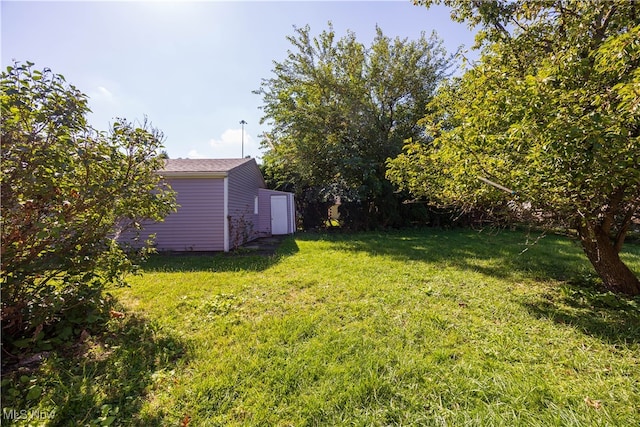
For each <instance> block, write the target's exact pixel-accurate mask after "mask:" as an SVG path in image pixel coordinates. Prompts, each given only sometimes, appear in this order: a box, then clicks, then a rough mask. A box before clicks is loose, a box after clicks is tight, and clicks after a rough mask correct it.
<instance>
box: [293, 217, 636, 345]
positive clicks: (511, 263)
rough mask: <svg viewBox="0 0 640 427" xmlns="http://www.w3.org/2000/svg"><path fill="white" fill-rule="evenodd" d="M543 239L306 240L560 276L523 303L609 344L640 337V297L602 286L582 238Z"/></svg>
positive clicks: (417, 233) (454, 235) (504, 274)
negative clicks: (577, 240) (555, 283)
mask: <svg viewBox="0 0 640 427" xmlns="http://www.w3.org/2000/svg"><path fill="white" fill-rule="evenodd" d="M538 237H540V234H539V233H538V234H528V233H526V232H510V231H501V232H491V233H487V232H482V233H481V232H477V231H473V230H437V229H424V230H413V231H400V232H389V233H359V234H353V235H348V234H346V235H345V234H343V235H337V234H305V235H302V236H299V237H298V240H307V241H314V240H321V241H327V242H330V243H331V245H332V246H334V247H335V248H336V249H343V250H346V251H356V252H359V251H364V252H367V253H369V254H373V255H383V256H388V257H392V258H394V259H397V260H401V261H419V262H426V263H435V264H437V265H441V266H443V267H447V266H449V267H454V268H459V269H462V270H467V271H473V272H479V273H482V274H485V275H488V276H491V277H497V278H500V279H506V280H509V279H511V280H518V279H517V278H518V277H522V278H530V279H535V280H543V281H546V280H550V281H560V282H563V283H561V284H559V286H557V287H555V288H553V289H552V290H551V291H550V292H548V293H547V294H545V295H544V296H541V297H540V298H539V299H536V300H534V301H532V300H531V298H530V297H527V299H526V301H522V302H521V304H522V305H523V306H524V307H525V308H526V309H527V310H528V311H529V312H530V313H531V314H532V315H533V316H535V317H538V318H548V319H552V320H553V321H554V322H557V323H559V324H566V325H571V326H572V327H575V328H577V329H578V330H581V331H582V332H583V333H585V334H588V335H592V336H596V337H599V338H600V339H602V340H604V341H606V342H610V343H620V342H633V343H638V342H640V299H638V298H635V299H630V298H625V297H621V296H616V295H614V294H612V293H610V292H605V291H603V290H601V289H599V288H598V283H599V279H597V278H596V276H595V273H594V272H593V269H592V267H591V265H590V264H589V262H588V261H587V259H586V257H585V256H584V254H583V253H582V250H581V249H580V247H579V246H578V245H577V244H576V243H575V242H573V241H571V240H570V239H568V238H566V237H563V236H555V235H547V236H545V237H544V238H542V239H538ZM537 239H538V240H537ZM536 240H537V242H536ZM533 242H536V243H535V244H532V243H533ZM626 249H627V250H626V252H627V253H626V254H625V256H626V257H627V260H628V261H630V262H629V266H630V267H631V268H635V269H636V270H638V265H640V245H637V244H633V245H632V244H629V245H627V247H626Z"/></svg>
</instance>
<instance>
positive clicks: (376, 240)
mask: <svg viewBox="0 0 640 427" xmlns="http://www.w3.org/2000/svg"><path fill="white" fill-rule="evenodd" d="M539 237H540V234H539V233H538V234H536V233H531V234H528V233H526V232H510V231H500V232H478V231H474V230H469V229H454V230H441V229H422V230H409V231H407V230H403V231H398V232H388V233H358V234H352V235H349V234H342V235H338V234H315V235H314V234H305V235H302V236H299V237H298V240H325V241H329V242H331V243H332V244H333V245H335V247H336V248H339V249H344V250H346V251H355V252H360V251H363V252H367V253H369V254H372V255H381V256H388V257H392V258H393V259H396V260H400V261H419V262H426V263H434V264H440V265H442V266H451V267H455V268H460V269H462V270H470V271H474V272H480V273H483V274H486V275H488V276H493V277H498V278H509V277H513V275H514V273H516V274H522V275H524V276H527V277H533V278H536V279H541V280H549V279H554V280H572V279H574V278H575V277H579V276H583V275H584V274H585V271H589V270H590V265H589V263H588V261H587V260H586V258H585V257H584V255H583V254H582V252H581V250H580V248H579V247H578V246H577V245H576V244H575V243H574V242H572V241H570V240H569V239H567V238H565V237H561V236H552V235H547V236H545V237H544V238H540V239H538V238H539ZM536 239H538V241H537V243H535V244H534V242H535V241H536Z"/></svg>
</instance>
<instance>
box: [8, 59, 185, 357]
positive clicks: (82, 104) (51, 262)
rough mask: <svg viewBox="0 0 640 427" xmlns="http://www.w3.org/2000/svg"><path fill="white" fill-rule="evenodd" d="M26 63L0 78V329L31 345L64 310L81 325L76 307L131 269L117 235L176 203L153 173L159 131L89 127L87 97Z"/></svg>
mask: <svg viewBox="0 0 640 427" xmlns="http://www.w3.org/2000/svg"><path fill="white" fill-rule="evenodd" d="M33 65H34V64H32V63H28V62H27V63H26V64H23V63H15V64H14V65H13V66H10V67H8V68H7V70H6V72H3V73H2V74H1V75H0V86H1V90H2V92H1V94H0V100H1V102H0V107H1V114H2V119H1V120H2V121H1V130H2V133H1V138H2V154H1V156H2V168H1V170H0V179H1V186H2V188H1V191H2V218H1V219H2V263H1V271H0V273H1V275H2V329H3V331H2V332H3V342H4V341H7V340H9V341H12V342H14V343H15V342H17V341H16V339H18V338H21V337H25V336H28V337H29V338H30V340H29V341H28V342H29V343H32V342H35V341H36V338H38V337H42V336H43V335H44V334H45V333H46V332H51V331H53V330H54V329H55V325H56V324H58V323H59V321H60V320H64V319H65V317H69V316H71V312H74V313H75V314H74V316H75V321H76V322H78V323H79V324H80V325H81V324H82V322H87V321H88V316H87V315H86V313H85V314H83V313H82V312H81V311H80V312H79V311H78V310H80V309H81V308H82V307H85V309H88V308H87V306H88V305H89V304H87V303H88V302H90V301H94V302H97V303H98V304H99V299H100V297H101V290H102V288H103V286H104V285H105V284H106V283H109V282H112V281H117V280H121V279H122V275H123V274H125V273H127V272H129V271H131V269H132V268H133V266H134V264H133V261H132V258H130V257H129V256H128V254H127V253H126V252H125V251H124V250H123V249H122V248H121V247H120V246H119V245H118V244H116V241H115V238H116V237H117V235H118V233H119V232H120V231H122V230H125V229H127V228H131V227H135V225H136V221H139V220H140V219H144V218H148V219H153V220H161V219H162V218H163V217H164V216H165V215H166V214H167V213H169V212H170V211H172V210H173V209H174V207H175V199H174V196H173V192H172V191H171V190H170V189H169V188H167V187H165V186H163V185H162V184H161V183H160V177H159V176H158V175H157V174H156V173H155V171H156V170H157V169H158V168H160V167H161V166H162V160H160V159H159V153H160V149H161V147H162V145H161V144H162V134H161V133H160V132H159V131H158V130H156V129H154V128H152V127H150V126H148V125H147V124H146V123H142V124H140V125H136V124H134V123H131V122H128V121H126V120H118V121H117V122H115V123H113V125H112V128H111V130H110V131H109V132H98V131H96V130H94V129H93V128H91V126H90V125H89V124H88V123H87V113H88V112H89V107H88V104H87V97H86V95H84V94H83V93H82V92H80V91H79V90H78V89H76V88H75V87H74V86H72V85H69V84H67V83H66V82H65V79H64V77H63V76H61V75H57V74H54V73H52V72H51V70H49V69H44V70H42V71H40V70H34V69H33ZM50 329H51V330H50ZM69 331H70V329H66V330H65V334H64V335H69ZM58 332H60V331H59V330H58ZM25 345H26V344H25V342H22V346H25ZM6 349H7V348H6V347H5V350H6Z"/></svg>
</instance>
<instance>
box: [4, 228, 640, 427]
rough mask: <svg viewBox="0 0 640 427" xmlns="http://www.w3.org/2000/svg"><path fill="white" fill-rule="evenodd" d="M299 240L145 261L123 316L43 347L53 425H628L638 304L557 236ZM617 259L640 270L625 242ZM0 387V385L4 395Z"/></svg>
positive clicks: (639, 368)
mask: <svg viewBox="0 0 640 427" xmlns="http://www.w3.org/2000/svg"><path fill="white" fill-rule="evenodd" d="M536 237H537V236H527V234H525V233H521V232H501V233H497V234H496V233H487V232H484V233H478V232H475V231H469V230H451V231H443V230H423V231H402V232H393V233H363V234H353V235H338V234H330V235H322V234H318V235H316V234H301V235H297V236H296V237H295V238H291V239H289V240H286V241H285V243H284V245H283V246H282V247H281V249H280V251H279V253H278V254H277V255H276V256H275V257H271V258H261V257H257V256H251V255H249V256H247V254H246V253H244V254H243V256H235V257H234V256H229V255H219V256H215V257H210V256H174V257H163V256H157V257H155V258H153V259H152V260H151V261H150V262H149V263H148V265H147V266H146V267H145V273H144V275H142V276H137V277H133V278H131V284H132V286H131V287H130V288H124V289H117V290H115V291H114V292H113V294H114V295H115V297H116V298H117V299H118V301H119V304H121V308H122V310H123V311H124V312H125V313H126V316H125V317H124V318H123V319H117V318H114V319H112V320H111V321H110V327H109V331H108V333H106V334H105V336H104V337H99V339H98V338H97V337H96V338H95V339H93V338H92V339H89V342H88V343H85V344H83V346H84V347H83V351H82V352H79V353H78V352H77V354H76V355H75V356H74V357H72V358H63V357H50V358H49V359H48V360H47V362H45V364H44V365H43V370H44V373H45V375H42V374H40V375H39V376H38V378H37V379H36V378H35V377H33V378H32V377H27V378H23V379H22V381H23V382H25V383H28V382H29V381H32V382H33V383H34V384H35V385H34V386H32V388H33V387H39V388H40V389H39V392H38V393H34V395H35V394H37V397H36V398H34V396H33V395H32V396H31V397H32V399H31V400H29V399H26V398H25V399H26V400H24V402H25V403H24V405H26V406H29V405H31V407H33V408H35V407H38V408H42V410H43V411H45V410H50V409H55V410H56V422H59V423H60V424H61V425H67V424H70V425H76V424H78V425H85V424H90V423H94V424H95V425H100V424H101V423H102V424H103V425H108V424H109V423H112V424H111V425H132V424H133V425H140V426H149V425H167V426H179V425H181V423H185V424H184V425H187V424H188V425H189V426H215V425H221V426H228V425H231V426H233V425H238V426H240V425H264V426H305V425H318V426H325V425H326V426H331V425H358V426H377V425H380V426H382V425H426V426H461V425H471V426H476V425H486V426H550V425H557V426H574V425H575V426H637V425H638V422H639V421H638V420H640V308H639V304H638V303H639V302H640V300H638V299H636V300H628V299H620V298H617V297H615V296H613V295H612V294H608V293H603V292H599V291H597V290H596V287H595V286H596V282H597V281H596V280H595V279H594V276H593V273H592V270H591V268H590V266H589V265H588V263H587V262H586V260H585V258H584V256H583V255H582V253H581V250H580V249H579V247H578V246H576V245H575V244H574V243H572V242H570V241H569V240H567V239H565V238H562V237H556V236H547V237H545V238H543V239H541V240H540V241H539V242H538V244H537V245H535V246H528V245H527V242H528V241H529V242H531V241H533V240H535V238H536ZM624 257H625V259H626V261H627V262H628V263H629V265H630V266H631V267H632V268H633V269H634V270H635V271H636V272H640V246H639V245H627V247H626V252H625V254H624ZM3 393H4V392H3Z"/></svg>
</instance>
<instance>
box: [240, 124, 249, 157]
mask: <svg viewBox="0 0 640 427" xmlns="http://www.w3.org/2000/svg"><path fill="white" fill-rule="evenodd" d="M240 124H241V125H242V158H243V159H244V125H246V124H247V122H245V121H244V120H240Z"/></svg>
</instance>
